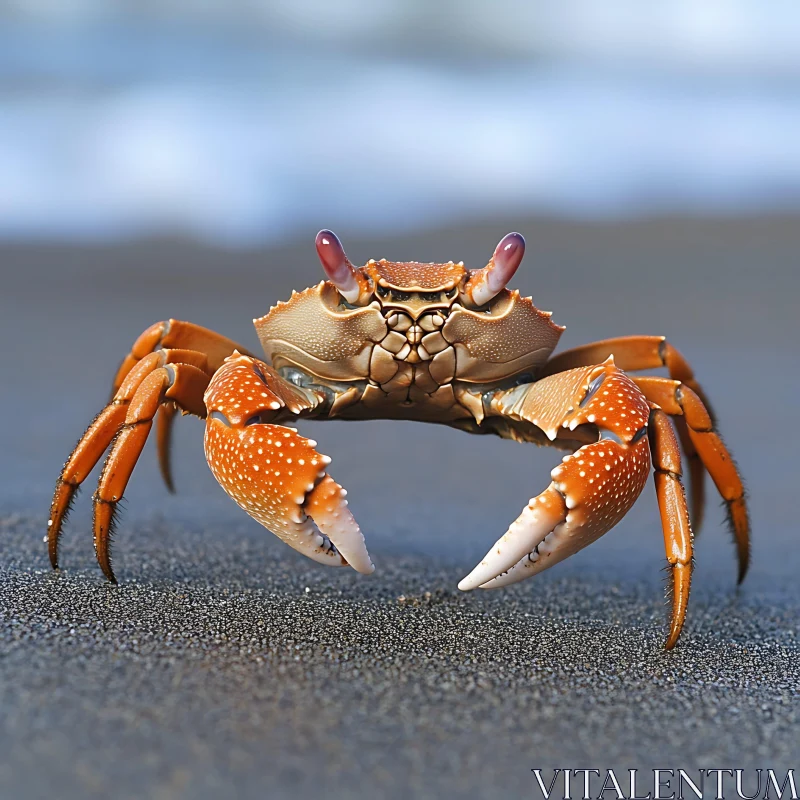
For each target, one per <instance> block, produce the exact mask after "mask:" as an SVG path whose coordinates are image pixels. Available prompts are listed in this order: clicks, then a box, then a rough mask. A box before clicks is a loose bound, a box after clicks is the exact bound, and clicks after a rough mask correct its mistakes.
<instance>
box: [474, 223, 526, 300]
mask: <svg viewBox="0 0 800 800" xmlns="http://www.w3.org/2000/svg"><path fill="white" fill-rule="evenodd" d="M524 255H525V239H524V238H523V237H522V234H521V233H508V234H506V235H505V236H504V237H503V238H502V239H501V240H500V243H499V244H498V245H497V247H495V249H494V254H493V255H492V257H491V259H490V260H489V263H488V264H487V265H486V266H485V267H484V268H483V269H480V270H477V271H475V272H473V273H472V277H470V279H469V280H468V281H467V284H466V286H465V287H464V295H465V297H466V300H467V303H468V304H469V305H471V306H474V307H476V308H477V307H479V306H483V305H485V304H486V303H488V302H489V301H490V300H491V299H492V298H493V297H495V296H496V295H498V294H499V293H500V292H501V291H502V290H503V289H505V287H506V285H507V284H508V282H509V281H510V280H511V278H513V277H514V273H515V272H516V271H517V267H519V265H520V263H521V262H522V257H523V256H524Z"/></svg>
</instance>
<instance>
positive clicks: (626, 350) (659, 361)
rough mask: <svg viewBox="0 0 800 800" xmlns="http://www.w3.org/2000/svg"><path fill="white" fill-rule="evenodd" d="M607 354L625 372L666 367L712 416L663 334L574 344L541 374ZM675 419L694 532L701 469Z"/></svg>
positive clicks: (700, 503)
mask: <svg viewBox="0 0 800 800" xmlns="http://www.w3.org/2000/svg"><path fill="white" fill-rule="evenodd" d="M610 355H613V356H614V360H615V362H616V364H617V366H618V367H619V368H620V369H624V370H626V371H627V372H636V371H638V370H644V369H659V368H661V367H666V369H667V371H668V372H669V376H670V378H672V379H673V380H678V381H681V382H683V383H685V384H686V385H687V386H689V388H691V389H692V390H693V391H694V392H695V394H697V395H698V397H700V398H701V400H702V401H703V403H704V405H705V407H706V408H707V409H708V411H709V414H710V415H711V418H712V419H714V414H713V412H712V411H711V405H710V403H709V402H708V398H707V397H706V395H705V393H704V392H703V389H702V388H701V386H700V384H699V383H698V382H697V379H696V378H695V376H694V371H693V370H692V368H691V366H690V364H689V362H688V361H687V360H686V359H685V358H684V356H683V355H682V354H681V353H680V351H679V350H678V349H677V348H676V347H674V346H673V345H671V344H670V343H669V342H668V341H667V339H666V337H664V336H618V337H616V338H614V339H603V340H601V341H598V342H591V343H589V344H584V345H581V346H579V347H574V348H572V349H571V350H565V351H564V352H563V353H559V354H558V355H555V356H553V357H552V358H551V359H550V360H549V361H548V362H547V364H545V366H544V368H543V372H542V376H546V375H553V374H555V373H557V372H561V371H563V370H566V369H573V368H575V367H585V366H589V365H590V364H599V363H600V362H602V361H604V360H605V359H606V358H608V357H609V356H610ZM675 423H676V428H677V429H678V435H679V437H680V440H681V446H682V447H683V448H684V452H685V453H686V458H687V461H688V467H689V485H690V487H691V496H692V519H693V521H694V530H695V533H697V532H698V531H699V530H700V526H701V524H702V521H703V518H704V517H705V469H704V468H703V465H702V463H701V461H700V459H699V458H698V456H697V452H696V450H695V448H694V445H693V444H692V442H691V439H690V438H689V436H688V434H687V432H686V430H685V426H684V425H682V424H681V423H680V422H677V421H675Z"/></svg>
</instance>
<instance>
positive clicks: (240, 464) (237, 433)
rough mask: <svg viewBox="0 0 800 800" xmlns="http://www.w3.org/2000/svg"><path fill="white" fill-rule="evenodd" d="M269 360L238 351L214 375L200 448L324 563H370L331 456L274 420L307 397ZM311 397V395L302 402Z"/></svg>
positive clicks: (244, 502)
mask: <svg viewBox="0 0 800 800" xmlns="http://www.w3.org/2000/svg"><path fill="white" fill-rule="evenodd" d="M298 391H299V390H298V389H297V387H293V386H291V385H290V384H288V383H286V382H285V381H283V379H282V378H281V377H280V376H279V375H278V374H277V373H276V372H275V371H274V370H272V368H271V367H270V366H269V365H268V364H264V363H262V362H257V361H256V360H255V359H252V358H250V357H247V356H241V355H239V354H238V353H237V354H235V355H234V356H232V357H231V358H230V359H228V360H227V361H226V363H225V365H224V366H223V367H222V368H221V369H220V370H219V371H218V372H217V373H216V374H215V376H214V379H213V380H212V382H211V384H210V386H209V388H208V390H207V392H206V396H205V401H206V406H207V407H208V410H209V415H208V421H207V423H206V435H205V453H206V460H207V461H208V465H209V467H211V471H212V473H213V474H214V477H215V478H216V479H217V481H218V482H219V484H220V485H221V486H222V488H223V489H224V490H225V491H226V492H227V493H228V495H229V496H230V497H231V498H232V499H233V500H234V501H235V502H236V503H237V504H238V505H239V506H240V507H241V508H243V509H244V510H245V511H246V512H247V513H248V514H249V515H250V516H251V517H253V518H254V519H255V520H256V521H258V522H260V523H261V524H262V525H263V526H264V527H265V528H267V529H268V530H270V531H272V533H274V534H275V535H276V536H278V537H279V538H280V539H282V540H283V541H284V542H286V543H287V544H288V545H289V546H291V547H293V548H294V549H295V550H297V551H299V552H301V553H303V554H304V555H306V556H308V557H309V558H311V559H313V560H314V561H317V562H319V563H321V564H329V565H331V566H347V565H350V566H352V567H353V569H355V570H356V571H357V572H361V573H364V574H369V573H371V572H372V571H373V570H374V566H373V565H372V561H371V560H370V557H369V553H368V552H367V548H366V545H365V543H364V536H363V535H362V533H361V530H360V529H359V527H358V523H357V522H356V521H355V519H353V515H352V514H351V513H350V510H349V509H348V508H347V500H346V499H345V497H346V495H347V492H346V491H345V490H344V489H343V488H342V487H341V486H340V485H339V484H338V483H336V481H334V480H333V478H331V477H330V476H329V475H328V474H327V466H328V464H330V462H331V460H330V458H329V457H328V456H324V455H322V454H321V453H319V452H317V450H316V445H317V443H316V442H315V441H313V440H312V439H306V438H305V437H304V436H300V434H299V433H298V432H297V431H296V430H295V429H294V428H287V427H284V426H283V425H275V424H272V423H271V421H270V420H272V419H274V418H275V417H277V416H279V415H280V414H281V413H282V412H283V410H284V408H289V407H292V406H293V407H295V408H296V407H297V406H298V405H299V404H302V403H303V401H304V398H303V397H302V395H300V394H298ZM306 402H308V401H306Z"/></svg>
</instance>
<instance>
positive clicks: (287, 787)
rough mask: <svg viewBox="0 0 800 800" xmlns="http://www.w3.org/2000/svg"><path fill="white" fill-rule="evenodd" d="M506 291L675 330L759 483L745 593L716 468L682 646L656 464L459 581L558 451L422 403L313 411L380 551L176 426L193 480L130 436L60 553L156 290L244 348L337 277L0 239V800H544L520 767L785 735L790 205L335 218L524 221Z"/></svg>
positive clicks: (475, 238) (441, 254)
mask: <svg viewBox="0 0 800 800" xmlns="http://www.w3.org/2000/svg"><path fill="white" fill-rule="evenodd" d="M510 228H517V229H519V230H521V231H522V232H523V233H524V234H525V235H526V237H527V239H528V256H527V258H526V261H525V262H524V264H523V266H522V268H521V269H520V274H519V280H518V281H517V284H518V285H519V287H520V288H521V289H522V290H524V291H525V292H526V293H531V294H532V295H533V297H534V300H535V301H536V303H537V305H539V306H540V307H542V308H546V309H551V310H553V312H554V319H555V320H556V321H557V322H559V323H562V324H565V325H567V326H568V327H567V331H566V333H565V334H564V337H563V338H562V346H563V347H569V346H572V345H575V344H578V343H580V342H582V341H588V340H591V339H596V338H601V337H603V336H612V335H621V334H627V333H667V334H668V335H669V336H670V337H671V339H672V341H673V342H674V343H675V344H676V345H677V346H678V347H679V348H681V349H682V350H683V351H684V353H685V354H686V355H687V356H688V357H689V358H690V359H691V361H692V363H693V365H694V367H695V369H696V372H697V374H698V375H699V377H700V379H701V381H702V382H703V384H704V386H705V388H706V389H707V391H708V393H709V394H710V395H711V397H712V398H713V400H714V403H715V406H716V410H717V413H718V416H719V419H720V425H721V428H722V431H723V433H724V434H725V436H726V438H727V441H728V443H729V445H730V446H731V449H732V450H733V452H734V454H735V456H736V457H737V459H738V461H739V463H740V466H741V468H742V471H743V473H744V475H745V477H746V479H747V483H748V489H749V493H750V499H751V508H752V517H753V528H754V536H753V538H754V559H753V566H752V570H751V574H750V576H749V578H748V580H747V582H746V583H745V585H744V586H743V587H742V589H741V590H740V591H738V592H736V591H735V589H734V576H735V565H734V556H733V551H732V546H731V543H730V540H729V536H728V534H727V532H726V531H725V530H724V528H723V527H722V513H721V511H720V510H719V508H718V504H717V501H716V498H715V497H714V496H713V495H712V497H711V499H712V503H711V508H710V509H709V515H708V519H707V522H706V525H705V529H704V531H703V533H702V535H701V536H700V537H699V540H698V543H697V570H696V580H695V588H694V590H693V594H692V603H691V607H690V612H689V621H688V624H687V628H686V630H685V633H684V637H683V639H682V642H681V644H680V646H679V647H678V648H677V649H676V650H675V651H673V652H672V653H668V654H665V653H663V652H662V650H661V641H662V637H663V633H664V621H665V608H664V605H663V577H664V576H663V573H662V571H661V570H662V567H663V564H664V556H663V541H662V537H661V533H660V529H659V522H658V515H657V511H656V505H655V499H654V496H653V492H652V489H648V490H646V491H645V494H644V495H643V497H642V499H641V500H640V501H639V503H637V505H636V507H635V508H634V509H633V511H632V512H631V514H630V515H629V516H628V518H627V519H626V520H625V521H624V522H623V523H622V524H621V525H620V526H619V527H618V528H617V529H615V530H614V531H613V532H611V533H610V534H608V535H607V536H605V537H604V538H603V539H601V540H600V541H599V542H598V543H596V544H594V545H593V546H591V547H590V548H588V549H587V550H585V551H584V552H583V553H581V554H579V555H578V556H576V557H574V558H572V559H570V560H568V561H567V562H565V563H563V564H561V565H559V566H557V567H555V568H553V569H552V570H550V571H548V572H546V573H544V574H543V575H541V576H539V577H537V578H536V579H534V580H531V581H528V582H525V583H523V584H520V585H519V586H517V587H514V588H512V589H509V590H506V591H503V592H493V593H471V594H469V595H464V594H461V593H459V592H458V590H457V589H456V588H455V587H456V584H457V582H458V580H459V579H460V578H461V577H462V576H463V575H465V574H466V573H467V572H468V571H469V570H470V569H471V568H472V567H473V566H474V564H475V563H476V562H477V561H478V560H479V559H480V558H481V556H482V555H483V554H484V553H485V551H486V549H487V548H488V547H489V545H490V544H491V543H492V542H493V541H494V540H495V539H496V538H497V536H498V535H499V534H500V533H502V531H503V530H504V529H505V527H506V526H507V524H508V522H509V521H510V520H511V519H513V518H514V517H515V516H516V515H517V514H518V513H519V510H520V509H521V508H522V506H523V505H524V503H525V502H526V500H527V498H528V497H529V496H530V495H531V493H534V492H538V491H540V490H541V488H543V487H544V485H546V482H547V475H548V471H549V469H550V467H551V466H552V465H553V464H555V463H556V461H557V459H558V458H559V455H558V454H557V453H556V451H551V450H546V449H543V450H538V449H536V448H534V447H531V446H522V445H517V444H514V443H511V442H504V441H500V440H495V439H493V438H491V437H471V436H468V435H466V434H463V433H460V432H458V431H452V430H448V429H445V428H439V427H436V426H430V425H414V424H406V423H382V422H371V423H359V424H349V423H337V424H333V423H332V424H329V425H325V424H322V423H307V424H305V425H304V426H302V428H301V430H302V431H303V432H304V433H306V434H308V435H313V436H314V438H316V439H317V440H318V441H319V442H320V447H321V449H322V450H323V451H324V452H327V453H329V454H330V455H331V456H332V457H333V459H334V460H333V464H332V466H331V472H332V474H334V476H335V477H336V478H337V480H339V481H340V482H341V483H342V484H343V485H345V486H346V487H347V488H348V490H349V496H350V501H351V508H352V510H353V511H354V513H355V514H356V516H357V517H358V519H359V521H360V523H361V525H362V528H363V529H364V531H365V535H366V536H367V542H368V546H369V548H370V552H371V554H372V556H373V560H374V561H375V562H376V565H377V570H376V573H375V574H374V575H373V576H371V577H369V578H364V577H361V576H358V575H356V574H355V573H353V572H352V571H345V570H330V569H325V568H324V567H321V566H317V565H315V564H313V563H312V562H310V561H307V560H305V559H303V558H302V557H300V556H298V555H296V554H295V553H294V552H293V551H291V550H289V548H287V547H286V546H285V545H283V544H282V543H281V542H279V541H278V540H277V539H274V537H272V536H271V535H270V534H268V533H267V532H266V531H264V530H263V529H262V528H260V527H259V526H258V525H257V524H256V523H254V522H252V521H251V520H249V519H248V518H247V517H246V516H244V515H243V514H242V513H241V512H240V511H239V510H238V509H237V508H236V507H235V506H234V505H233V504H232V503H231V502H230V500H228V498H227V497H226V496H225V495H224V493H223V492H222V491H221V490H220V489H219V488H218V487H217V486H216V484H215V482H214V480H213V478H212V477H211V475H210V474H209V472H208V469H207V467H206V466H205V464H204V462H203V461H202V445H201V438H202V426H201V423H199V422H198V421H197V420H191V419H187V420H184V421H182V423H181V425H180V427H179V430H178V436H177V437H176V452H175V467H176V480H177V483H178V489H179V494H178V495H177V496H176V497H170V496H169V495H168V494H167V493H166V491H165V490H164V489H163V487H162V486H161V485H160V484H159V479H158V475H157V470H156V469H155V463H154V454H153V452H152V451H151V449H150V448H148V451H147V452H145V454H144V455H143V458H142V461H141V463H140V465H139V467H138V468H137V471H136V473H135V475H134V478H133V479H132V481H131V485H130V487H129V491H128V503H127V509H126V512H125V515H124V517H123V519H122V523H121V525H120V529H119V532H118V535H117V539H116V547H115V556H116V558H115V565H116V569H117V573H118V577H119V578H120V581H121V584H120V586H118V587H111V586H108V585H107V584H105V582H104V580H103V578H102V575H101V573H100V572H99V569H98V568H97V567H96V565H95V564H94V562H93V554H92V546H91V535H90V532H89V523H90V511H89V497H90V495H91V488H88V489H87V490H86V491H84V492H83V494H82V496H81V497H80V498H79V501H78V503H77V504H76V508H75V510H74V512H73V514H72V517H71V519H70V521H69V524H68V526H67V530H66V533H65V536H64V546H63V558H62V561H63V564H64V566H65V569H64V571H62V572H61V573H59V574H53V573H52V572H51V571H50V570H49V568H48V566H47V557H46V552H45V547H44V545H43V544H42V541H41V538H42V535H43V534H44V526H45V521H46V513H47V508H48V506H49V501H50V495H51V491H52V484H53V481H54V480H55V477H56V474H57V472H58V469H59V467H60V465H61V463H63V460H64V458H65V457H66V455H67V453H68V452H69V450H70V448H71V447H72V445H73V444H74V441H75V440H76V438H77V437H78V435H79V434H80V432H81V431H82V430H83V428H84V427H85V425H86V423H87V422H88V421H89V419H90V418H91V416H92V415H93V414H94V413H95V412H96V411H97V410H98V409H99V406H100V405H102V402H103V400H104V399H105V396H106V393H107V390H108V382H109V380H110V375H111V374H112V373H113V370H114V368H115V367H116V364H117V362H118V361H119V359H120V357H121V355H122V354H123V353H124V352H125V351H126V350H127V348H128V347H129V346H130V343H131V341H132V340H133V338H134V337H135V336H136V335H137V334H138V333H139V332H140V331H141V330H143V329H144V328H145V327H146V326H147V325H149V324H150V323H151V322H153V321H155V320H157V319H161V318H164V317H168V316H175V317H181V318H186V319H191V320H193V321H195V322H198V323H200V324H204V325H207V326H209V327H214V328H216V329H218V330H220V331H223V332H225V333H226V334H228V335H230V336H232V337H234V338H238V339H239V340H240V341H242V343H243V344H244V345H246V346H250V347H252V348H255V347H256V340H255V336H254V334H253V332H252V328H251V323H250V320H251V319H252V318H253V317H255V316H260V315H261V314H263V313H265V311H266V310H267V309H268V308H269V306H270V305H271V304H273V303H274V302H275V301H276V300H278V299H281V298H284V297H286V296H287V295H288V293H289V292H290V290H291V288H293V287H296V288H300V287H303V286H306V285H309V284H310V283H312V282H315V281H317V280H318V279H319V268H318V266H317V264H316V262H315V256H314V253H313V242H312V237H313V233H314V231H312V232H310V236H309V241H308V242H303V243H300V244H298V245H292V246H287V247H285V248H281V249H276V250H272V251H267V250H264V251H260V252H250V253H229V252H222V251H213V250H209V249H205V248H199V247H196V246H193V245H191V244H187V243H181V242H154V243H139V244H131V245H128V246H113V247H112V246H108V247H77V246H66V245H64V246H56V245H52V246H32V245H31V246H28V245H13V246H12V245H8V244H6V245H2V246H0V272H2V276H3V284H2V295H0V335H2V339H3V342H4V343H5V346H4V348H3V352H2V354H0V359H1V360H2V368H3V375H4V389H3V391H2V394H0V411H2V417H3V419H4V424H3V425H2V426H0V467H1V468H2V475H3V484H2V487H0V572H1V573H2V575H0V625H2V628H0V630H2V633H0V707H2V709H3V714H2V715H1V716H0V797H14V798H22V797H44V796H49V797H53V796H57V797H59V798H73V797H75V798H78V797H105V796H108V795H109V794H110V793H111V791H113V792H114V794H115V795H116V796H117V797H124V798H127V797H142V796H145V795H146V796H150V797H158V798H161V797H163V798H183V797H186V798H188V797H192V798H206V797H208V798H211V797H218V796H221V795H222V794H223V793H224V794H226V795H229V796H230V795H233V796H240V797H254V798H255V797H263V796H270V797H284V796H285V797H289V796H292V797H297V796H320V795H324V796H336V797H361V796H374V795H376V794H379V795H380V796H386V797H398V798H399V797H407V796H409V795H413V796H416V797H425V796H430V797H449V796H453V797H455V796H458V797H489V796H539V795H538V793H537V792H538V790H537V789H536V787H535V783H534V779H533V777H532V774H531V772H530V770H531V768H534V767H541V768H543V769H551V768H553V767H572V768H584V767H593V768H598V769H606V768H610V767H615V768H617V769H628V768H633V767H639V768H643V769H652V768H654V767H674V768H678V767H681V768H684V769H692V768H699V767H706V768H718V767H731V768H734V767H740V768H747V767H761V768H769V767H772V768H775V769H779V768H782V769H784V770H785V769H787V768H789V767H795V768H797V767H798V762H800V744H799V742H800V735H798V733H799V732H800V728H799V727H798V722H800V720H799V719H798V717H800V703H799V702H798V688H799V687H800V659H799V658H798V656H799V655H800V653H799V651H800V642H798V638H797V637H798V635H799V634H800V630H799V628H800V625H799V621H800V613H799V612H800V581H798V575H799V574H800V536H798V530H797V522H796V516H797V514H796V510H795V504H794V502H793V498H794V496H795V495H796V493H797V486H798V477H800V470H799V469H798V467H797V462H796V457H795V450H796V446H797V437H796V434H795V433H794V431H795V428H796V425H795V423H794V421H793V420H794V412H795V409H796V407H797V397H798V390H800V378H798V373H797V369H796V364H797V353H796V343H797V336H798V325H797V312H796V304H797V299H798V297H799V296H800V273H799V272H798V268H797V264H798V259H799V258H800V255H799V254H800V221H798V220H797V219H791V218H783V219H765V220H757V221H752V220H751V221H748V220H719V221H717V220H708V221H685V220H662V221H658V222H641V223H636V224H627V225H610V224H609V225H581V224H567V223H563V222H559V223H554V222H546V221H527V222H526V221H521V220H515V221H510V222H508V223H507V224H504V225H502V226H497V225H480V226H471V227H470V228H468V229H464V230H455V229H454V230H449V231H443V232H437V233H430V234H423V235H415V236H414V237H395V238H394V239H393V238H390V237H387V238H385V239H383V240H381V242H380V243H376V242H367V241H359V240H352V239H351V238H347V237H346V236H345V237H343V238H344V239H345V244H346V246H347V249H348V253H349V254H350V256H351V258H353V260H354V261H359V262H363V261H364V260H366V259H367V258H370V257H375V258H380V257H383V256H386V257H389V258H397V259H406V258H417V259H420V260H434V259H449V258H453V259H455V260H459V259H462V258H463V259H464V260H465V261H466V262H467V263H468V264H472V265H474V266H480V265H481V263H482V262H483V261H484V260H485V259H486V258H487V257H488V255H489V254H490V252H491V250H492V247H493V245H494V243H495V242H496V241H497V240H498V239H499V238H500V236H502V234H503V233H505V232H506V230H507V229H510Z"/></svg>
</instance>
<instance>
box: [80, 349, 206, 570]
mask: <svg viewBox="0 0 800 800" xmlns="http://www.w3.org/2000/svg"><path fill="white" fill-rule="evenodd" d="M208 381H209V377H208V374H207V373H206V372H204V371H203V370H201V369H199V368H198V367H196V366H193V365H192V364H185V363H178V364H168V365H165V366H162V367H158V368H157V369H155V370H153V371H152V372H151V373H150V374H149V375H147V377H146V378H145V379H144V380H143V381H142V382H141V384H140V385H139V388H138V389H137V390H136V392H135V394H134V395H133V398H132V399H131V402H130V405H129V406H128V411H127V414H126V415H125V422H124V424H123V425H122V427H121V428H120V430H119V433H118V434H117V436H116V438H115V439H114V444H113V445H112V447H111V450H110V452H109V454H108V457H107V458H106V462H105V464H104V466H103V471H102V473H101V475H100V480H99V482H98V484H97V491H96V492H95V494H94V523H93V528H94V546H95V554H96V555H97V562H98V563H99V564H100V568H101V569H102V570H103V572H104V574H105V576H106V577H107V578H108V579H109V580H110V581H111V582H112V583H116V582H117V581H116V578H115V577H114V571H113V569H112V567H111V553H110V549H109V545H110V539H111V535H112V533H113V530H114V516H115V514H116V510H117V505H118V503H119V501H120V500H121V499H122V495H123V494H124V492H125V487H126V486H127V485H128V480H129V479H130V477H131V474H132V472H133V469H134V467H135V466H136V462H137V461H138V460H139V456H140V455H141V453H142V449H143V448H144V444H145V442H146V441H147V437H148V435H149V433H150V429H151V428H152V426H153V418H154V417H155V415H156V413H157V412H158V409H159V406H160V405H161V404H162V403H163V402H164V401H165V400H168V401H170V402H173V403H177V404H178V405H179V406H180V407H181V408H182V409H183V410H185V411H186V412H187V413H189V414H194V415H196V416H198V417H203V416H205V405H204V404H203V392H204V391H205V389H206V387H207V386H208Z"/></svg>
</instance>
